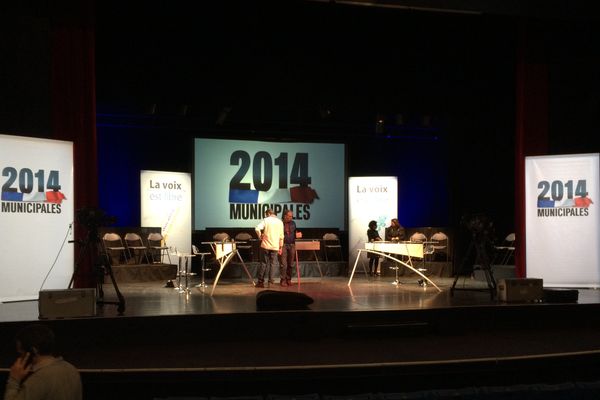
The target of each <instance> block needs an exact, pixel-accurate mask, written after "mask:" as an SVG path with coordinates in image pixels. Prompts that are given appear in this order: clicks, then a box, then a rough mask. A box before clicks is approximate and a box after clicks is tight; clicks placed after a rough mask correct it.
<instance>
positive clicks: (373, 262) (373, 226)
mask: <svg viewBox="0 0 600 400" xmlns="http://www.w3.org/2000/svg"><path fill="white" fill-rule="evenodd" d="M367 238H368V239H369V242H379V241H381V237H380V236H379V232H378V231H377V221H371V222H369V229H368V230H367ZM367 258H368V259H369V275H371V276H373V275H377V267H378V266H379V255H377V254H374V253H369V252H367Z"/></svg>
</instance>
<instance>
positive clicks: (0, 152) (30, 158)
mask: <svg viewBox="0 0 600 400" xmlns="http://www.w3.org/2000/svg"><path fill="white" fill-rule="evenodd" d="M0 163H1V165H0V170H2V175H1V176H0V184H1V187H2V199H1V201H0V203H1V204H0V226H1V227H2V233H1V234H0V235H1V239H0V269H1V270H2V274H1V275H0V276H2V279H0V300H1V301H18V300H31V299H37V298H38V292H39V290H40V289H42V288H43V289H66V288H67V286H68V284H69V280H70V279H71V275H72V274H73V264H74V250H73V245H72V244H68V243H67V242H68V239H70V238H71V237H70V235H71V229H70V228H71V226H72V223H73V214H74V208H73V200H74V199H73V143H71V142H62V141H56V140H46V139H37V138H29V137H19V136H9V135H0ZM46 276H47V279H46V281H45V283H44V285H43V287H42V283H43V282H44V279H45V278H46Z"/></svg>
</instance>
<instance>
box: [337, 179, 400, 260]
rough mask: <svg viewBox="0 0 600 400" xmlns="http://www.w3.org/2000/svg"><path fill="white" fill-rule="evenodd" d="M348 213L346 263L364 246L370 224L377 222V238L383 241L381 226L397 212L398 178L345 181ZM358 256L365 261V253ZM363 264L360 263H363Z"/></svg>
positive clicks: (383, 230) (385, 224)
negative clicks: (347, 251)
mask: <svg viewBox="0 0 600 400" xmlns="http://www.w3.org/2000/svg"><path fill="white" fill-rule="evenodd" d="M348 213H349V220H350V232H349V238H350V242H349V246H348V247H349V251H350V255H349V257H348V260H350V262H351V263H353V262H354V260H356V256H357V254H358V249H363V248H364V247H365V242H366V241H367V230H368V229H369V222H370V221H377V230H378V231H379V236H381V238H382V239H385V227H386V226H389V225H390V222H391V219H392V218H396V217H397V215H396V214H397V213H398V178H397V177H395V176H365V177H358V176H355V177H350V178H349V179H348ZM361 257H363V259H366V254H365V252H363V253H362V255H361ZM363 261H364V260H363Z"/></svg>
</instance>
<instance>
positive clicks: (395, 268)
mask: <svg viewBox="0 0 600 400" xmlns="http://www.w3.org/2000/svg"><path fill="white" fill-rule="evenodd" d="M389 268H390V269H393V270H394V271H395V272H396V280H395V281H394V282H392V285H402V283H401V282H400V279H399V278H398V270H399V269H400V266H399V265H398V264H397V263H394V265H393V266H391V267H389Z"/></svg>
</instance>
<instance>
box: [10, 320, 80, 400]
mask: <svg viewBox="0 0 600 400" xmlns="http://www.w3.org/2000/svg"><path fill="white" fill-rule="evenodd" d="M15 341H16V346H17V352H18V353H19V357H18V358H17V360H16V361H15V362H14V364H13V365H12V367H10V374H9V378H8V382H7V383H6V390H5V392H4V400H13V399H15V400H18V399H27V400H38V399H46V400H67V399H68V400H81V398H82V388H81V378H80V376H79V372H78V371H77V369H76V368H75V367H74V366H73V365H71V364H69V363H68V362H66V361H65V360H63V359H62V357H56V356H54V354H53V353H54V332H52V330H51V329H50V328H48V327H47V326H45V325H29V326H26V327H24V328H23V329H21V330H20V331H19V332H18V333H17V335H16V337H15Z"/></svg>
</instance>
